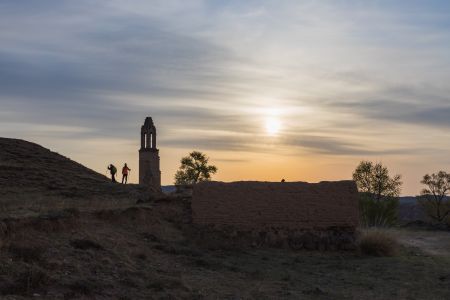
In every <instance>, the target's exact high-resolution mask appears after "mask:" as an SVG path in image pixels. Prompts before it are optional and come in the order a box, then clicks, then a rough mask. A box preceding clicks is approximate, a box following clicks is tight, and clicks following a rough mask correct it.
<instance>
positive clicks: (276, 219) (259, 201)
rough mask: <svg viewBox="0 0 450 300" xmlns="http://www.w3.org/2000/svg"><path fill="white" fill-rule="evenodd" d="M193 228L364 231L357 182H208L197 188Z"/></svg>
mask: <svg viewBox="0 0 450 300" xmlns="http://www.w3.org/2000/svg"><path fill="white" fill-rule="evenodd" d="M192 216H193V222H194V223H196V224H199V225H218V226H221V225H225V226H228V225H231V226H234V227H237V228H239V229H244V230H247V229H250V230H254V229H265V228H272V229H274V228H280V229H288V230H291V229H293V230H327V229H330V228H346V229H350V230H351V231H353V230H354V229H355V228H356V227H357V226H358V225H359V209H358V191H357V188H356V184H355V182H353V181H336V182H320V183H306V182H251V181H241V182H231V183H224V182H202V183H199V184H197V185H195V186H194V191H193V198H192Z"/></svg>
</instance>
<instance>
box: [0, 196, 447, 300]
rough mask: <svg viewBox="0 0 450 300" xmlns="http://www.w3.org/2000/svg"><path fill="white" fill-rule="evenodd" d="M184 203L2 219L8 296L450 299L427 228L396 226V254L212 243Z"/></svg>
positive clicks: (3, 287) (0, 255)
mask: <svg viewBox="0 0 450 300" xmlns="http://www.w3.org/2000/svg"><path fill="white" fill-rule="evenodd" d="M186 209H187V208H186V206H185V205H184V204H182V203H180V202H177V201H168V202H159V203H149V204H148V203H147V204H143V205H141V206H134V207H130V208H127V209H115V210H100V211H97V212H81V213H80V212H78V211H76V210H66V211H60V212H53V213H50V214H43V215H40V216H35V217H28V218H18V219H15V220H13V219H3V221H2V222H1V227H0V228H1V230H0V232H2V239H1V241H2V245H1V251H0V261H1V264H0V295H2V296H1V297H2V298H4V299H21V298H29V297H33V298H35V299H91V298H95V299H450V256H448V255H446V254H445V253H441V252H429V249H428V248H427V247H418V246H417V243H416V244H414V243H412V242H411V241H415V240H418V241H420V240H422V238H425V239H424V243H426V241H428V239H426V238H427V237H428V235H426V234H425V233H423V232H420V231H419V232H415V231H404V230H402V231H398V232H397V234H398V235H399V236H401V237H402V240H401V241H402V242H404V243H405V245H406V246H405V247H404V249H402V251H401V254H400V255H399V256H396V257H365V256H361V255H359V254H358V253H356V252H350V251H347V252H317V251H315V252H312V251H311V252H307V251H302V252H298V251H292V250H287V249H263V248H260V249H241V250H239V251H238V250H227V251H224V250H211V249H206V248H203V247H202V244H201V241H200V242H199V241H196V240H195V239H193V238H192V236H191V232H192V227H191V225H190V224H189V219H188V218H187V211H186ZM415 234H417V235H415ZM441 234H444V233H438V234H437V235H436V237H437V236H438V235H441ZM431 240H432V241H433V239H431ZM408 243H409V244H408ZM411 243H412V244H411ZM209 244H210V243H209ZM429 247H431V248H432V249H436V247H435V246H429ZM447 254H448V253H447Z"/></svg>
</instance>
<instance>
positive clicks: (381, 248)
mask: <svg viewBox="0 0 450 300" xmlns="http://www.w3.org/2000/svg"><path fill="white" fill-rule="evenodd" d="M398 248H399V245H398V242H397V239H396V238H395V237H394V236H393V235H391V234H389V233H388V232H386V231H385V230H380V229H372V230H367V231H364V232H362V234H361V237H360V240H359V250H360V252H361V254H364V255H371V256H394V255H396V254H397V252H398Z"/></svg>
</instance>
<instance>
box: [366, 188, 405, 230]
mask: <svg viewBox="0 0 450 300" xmlns="http://www.w3.org/2000/svg"><path fill="white" fill-rule="evenodd" d="M398 205H399V201H398V198H393V197H386V198H383V199H382V200H376V199H374V198H373V197H371V196H370V195H367V194H366V193H361V194H360V200H359V207H360V211H361V221H362V225H363V226H366V227H372V226H375V227H389V226H392V225H395V223H396V222H397V216H398Z"/></svg>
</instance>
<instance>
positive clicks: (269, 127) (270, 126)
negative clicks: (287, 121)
mask: <svg viewBox="0 0 450 300" xmlns="http://www.w3.org/2000/svg"><path fill="white" fill-rule="evenodd" d="M280 129H281V122H280V121H279V120H278V119H276V118H274V117H270V118H268V119H266V132H267V134H268V135H277V134H278V132H279V131H280Z"/></svg>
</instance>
